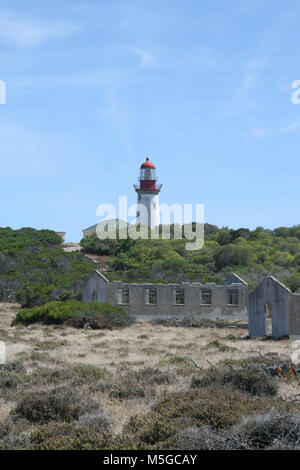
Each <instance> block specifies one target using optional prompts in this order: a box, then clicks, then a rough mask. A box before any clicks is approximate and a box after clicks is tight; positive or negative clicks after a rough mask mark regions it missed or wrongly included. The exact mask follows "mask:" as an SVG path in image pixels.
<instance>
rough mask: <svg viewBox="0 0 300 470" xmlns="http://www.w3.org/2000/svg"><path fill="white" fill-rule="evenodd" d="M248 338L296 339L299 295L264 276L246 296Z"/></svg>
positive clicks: (299, 323)
mask: <svg viewBox="0 0 300 470" xmlns="http://www.w3.org/2000/svg"><path fill="white" fill-rule="evenodd" d="M248 314H249V336H251V337H253V336H267V335H269V336H273V337H274V338H281V337H284V336H288V337H290V338H291V339H300V294H293V293H292V292H291V291H290V289H288V288H287V287H286V286H284V285H283V284H282V283H281V282H279V281H278V280H277V279H275V277H273V276H268V277H266V278H264V279H263V280H262V281H261V283H260V284H259V285H258V286H257V287H256V288H255V289H254V290H253V291H252V292H250V294H249V307H248Z"/></svg>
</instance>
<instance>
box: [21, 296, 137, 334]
mask: <svg viewBox="0 0 300 470" xmlns="http://www.w3.org/2000/svg"><path fill="white" fill-rule="evenodd" d="M18 323H23V324H24V325H29V324H32V323H44V324H46V325H52V324H55V325H62V324H64V323H68V324H70V325H72V326H74V327H76V328H86V327H88V328H92V329H100V328H114V327H122V326H126V325H128V324H129V317H128V315H127V314H126V312H125V311H124V309H123V308H122V307H119V306H112V305H110V304H108V303H106V302H103V303H99V302H88V303H83V302H79V301H78V300H67V301H66V302H59V301H55V302H48V303H46V304H45V305H42V306H38V307H33V308H22V309H21V310H19V312H18V313H17V316H16V318H15V320H14V322H13V324H14V325H15V324H18Z"/></svg>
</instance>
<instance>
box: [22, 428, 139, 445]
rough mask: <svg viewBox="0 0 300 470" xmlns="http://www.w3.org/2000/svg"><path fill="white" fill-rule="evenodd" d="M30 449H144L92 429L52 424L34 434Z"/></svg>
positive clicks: (136, 443)
mask: <svg viewBox="0 0 300 470" xmlns="http://www.w3.org/2000/svg"><path fill="white" fill-rule="evenodd" d="M28 448H29V449H33V450H137V449H141V448H142V447H141V445H140V443H139V442H137V441H135V440H129V439H126V438H122V437H118V436H112V435H111V434H107V433H106V434H103V433H102V434H101V433H99V431H97V430H96V429H91V428H90V427H84V426H78V425H77V424H71V423H58V422H52V423H49V424H46V425H43V426H41V427H40V428H39V429H38V430H37V431H34V432H33V433H32V435H31V444H30V445H29V446H28ZM143 448H145V446H143Z"/></svg>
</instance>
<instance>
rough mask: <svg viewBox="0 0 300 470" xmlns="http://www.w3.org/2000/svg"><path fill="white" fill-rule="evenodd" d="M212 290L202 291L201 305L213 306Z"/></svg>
mask: <svg viewBox="0 0 300 470" xmlns="http://www.w3.org/2000/svg"><path fill="white" fill-rule="evenodd" d="M211 299H212V295H211V290H210V289H208V290H201V291H200V304H201V305H211Z"/></svg>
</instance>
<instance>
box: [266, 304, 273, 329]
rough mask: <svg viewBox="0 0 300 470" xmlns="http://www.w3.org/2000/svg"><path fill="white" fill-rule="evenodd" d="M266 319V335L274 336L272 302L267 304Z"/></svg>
mask: <svg viewBox="0 0 300 470" xmlns="http://www.w3.org/2000/svg"><path fill="white" fill-rule="evenodd" d="M265 321H266V336H272V323H273V315H272V305H271V304H265Z"/></svg>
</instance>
